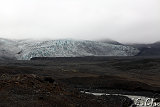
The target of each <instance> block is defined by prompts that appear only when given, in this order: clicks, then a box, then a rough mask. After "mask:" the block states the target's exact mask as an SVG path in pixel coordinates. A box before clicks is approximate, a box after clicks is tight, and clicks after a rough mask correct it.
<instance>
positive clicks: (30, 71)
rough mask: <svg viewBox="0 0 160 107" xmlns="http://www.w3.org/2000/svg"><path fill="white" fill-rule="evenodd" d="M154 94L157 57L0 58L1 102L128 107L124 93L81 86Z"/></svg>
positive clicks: (158, 86)
mask: <svg viewBox="0 0 160 107" xmlns="http://www.w3.org/2000/svg"><path fill="white" fill-rule="evenodd" d="M83 89H84V90H89V91H95V90H101V91H105V92H107V93H110V91H108V90H112V93H124V94H125V92H126V93H127V92H129V93H130V94H136V95H137V94H139V95H144V96H153V97H154V95H155V94H156V95H158V94H159V93H160V58H158V57H154V58H151V57H85V58H51V59H47V60H46V59H39V58H37V59H36V60H31V61H0V106H3V107H6V106H23V107H25V106H26V107H27V106H36V107H39V106H47V107H50V106H51V107H52V106H53V107H55V106H57V107H61V106H62V107H63V106H66V107H116V106H117V107H128V106H129V105H130V104H131V103H132V101H131V100H130V99H129V98H127V97H124V96H103V97H96V96H93V95H86V94H82V93H80V92H79V91H78V90H83Z"/></svg>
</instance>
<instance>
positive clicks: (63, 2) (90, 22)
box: [0, 0, 160, 43]
mask: <svg viewBox="0 0 160 107" xmlns="http://www.w3.org/2000/svg"><path fill="white" fill-rule="evenodd" d="M0 38H7V39H28V38H32V39H43V38H44V39H66V38H71V39H82V40H101V39H111V40H115V41H118V42H121V43H153V42H157V41H160V1H159V0H110V1H106V0H101V1H99V0H87V1H86V0H27V1H26V0H14V1H13V0H5V1H0Z"/></svg>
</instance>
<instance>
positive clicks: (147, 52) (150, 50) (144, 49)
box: [130, 42, 160, 56]
mask: <svg viewBox="0 0 160 107" xmlns="http://www.w3.org/2000/svg"><path fill="white" fill-rule="evenodd" d="M130 46H132V47H135V48H137V49H139V50H140V52H139V53H138V54H137V56H160V51H159V50H160V42H155V43H153V44H132V45H130Z"/></svg>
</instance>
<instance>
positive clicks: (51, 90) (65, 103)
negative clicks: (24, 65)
mask: <svg viewBox="0 0 160 107" xmlns="http://www.w3.org/2000/svg"><path fill="white" fill-rule="evenodd" d="M107 98H108V99H107ZM107 98H106V97H102V98H101V97H96V96H93V95H86V94H82V93H79V92H78V91H76V90H73V89H71V88H68V87H66V86H65V85H63V84H62V83H57V82H56V81H55V80H54V79H52V78H50V77H39V76H37V75H34V74H25V75H6V74H4V75H1V77H0V101H1V103H0V106H1V107H10V106H12V107H17V106H25V107H40V106H46V107H113V105H112V104H115V105H117V107H124V106H123V105H126V104H127V105H128V106H129V105H130V103H128V99H127V101H125V102H124V101H122V100H119V99H121V98H122V97H120V96H119V97H115V96H108V97H107ZM110 98H111V99H112V100H111V102H110V101H109V99H110ZM105 99H107V100H108V101H106V100H105ZM125 99H126V97H125ZM119 104H121V105H122V106H121V105H119ZM114 107H116V106H114Z"/></svg>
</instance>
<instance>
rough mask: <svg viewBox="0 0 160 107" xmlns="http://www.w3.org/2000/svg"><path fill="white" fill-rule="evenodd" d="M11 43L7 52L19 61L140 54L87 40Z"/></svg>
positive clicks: (20, 41) (122, 46)
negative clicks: (40, 58)
mask: <svg viewBox="0 0 160 107" xmlns="http://www.w3.org/2000/svg"><path fill="white" fill-rule="evenodd" d="M5 42H9V41H5ZM0 43H2V42H1V41H0ZM9 43H11V44H12V45H11V46H13V47H9V46H10V45H9V46H8V48H7V50H8V51H11V52H12V51H13V54H14V56H15V57H16V58H17V59H18V60H29V59H30V58H32V57H78V56H134V55H136V54H137V53H138V52H139V50H137V49H136V48H133V47H130V46H124V45H114V44H109V43H102V42H96V41H86V40H67V39H61V40H44V41H42V40H39V41H38V40H37V41H35V40H19V41H12V42H9ZM3 44H4V43H3ZM14 51H15V52H14ZM17 51H18V52H17Z"/></svg>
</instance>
